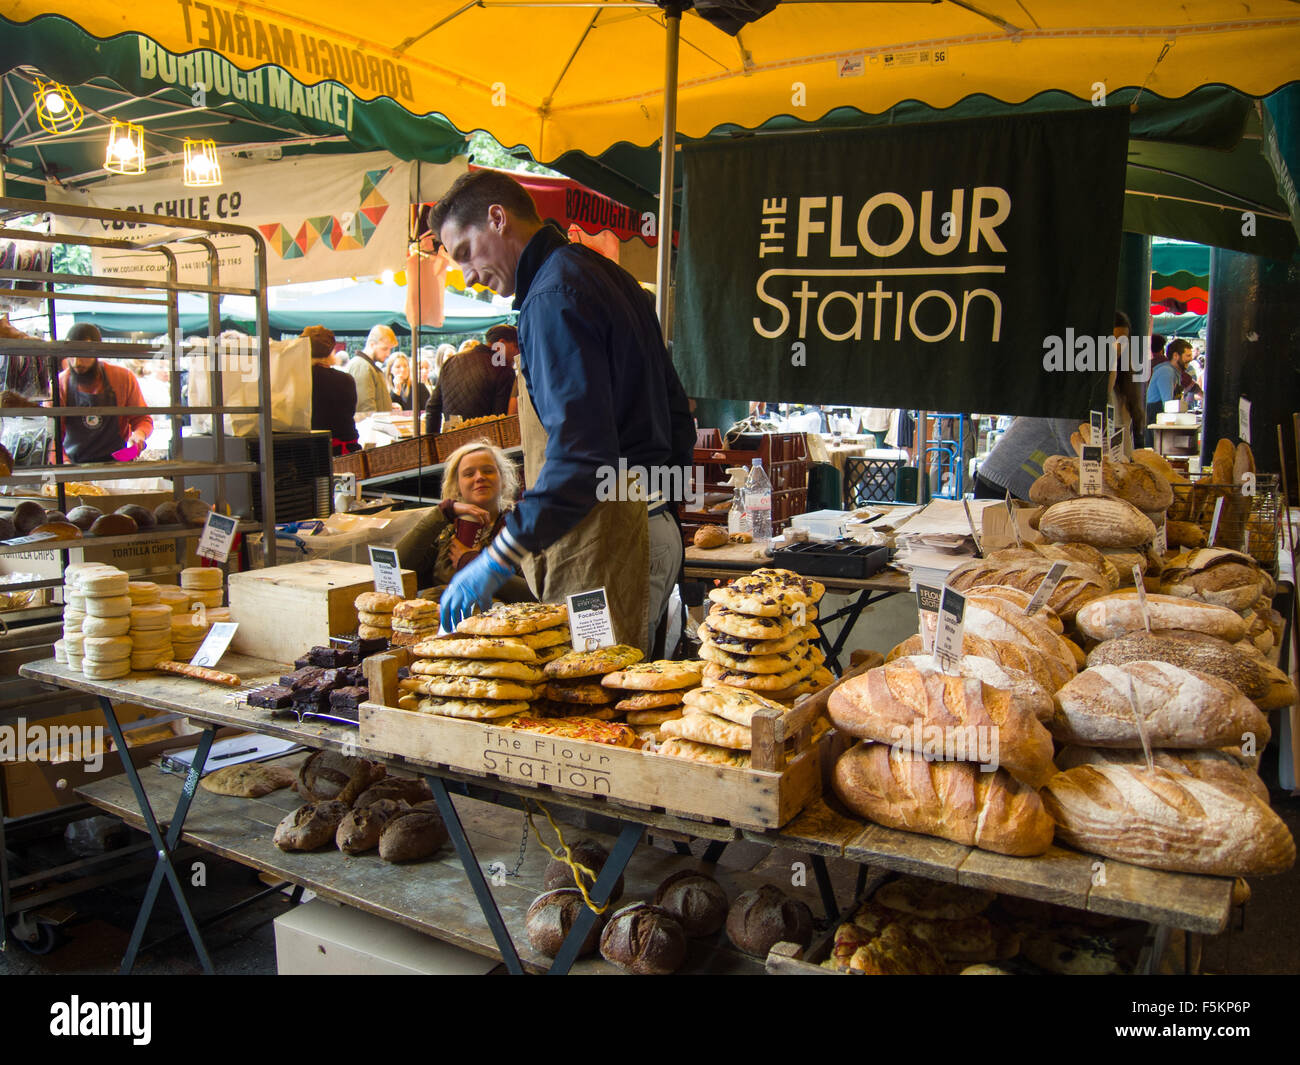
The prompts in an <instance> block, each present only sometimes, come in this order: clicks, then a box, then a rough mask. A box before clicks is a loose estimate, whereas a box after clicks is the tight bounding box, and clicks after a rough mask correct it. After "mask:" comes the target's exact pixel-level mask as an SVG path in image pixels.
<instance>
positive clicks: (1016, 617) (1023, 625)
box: [964, 593, 1077, 683]
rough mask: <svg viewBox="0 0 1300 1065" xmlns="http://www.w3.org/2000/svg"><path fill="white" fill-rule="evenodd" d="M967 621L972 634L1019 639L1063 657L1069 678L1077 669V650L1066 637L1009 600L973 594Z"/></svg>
mask: <svg viewBox="0 0 1300 1065" xmlns="http://www.w3.org/2000/svg"><path fill="white" fill-rule="evenodd" d="M964 622H965V631H966V632H969V633H971V634H972V635H975V636H984V637H987V638H988V639H990V640H1010V641H1012V642H1017V641H1018V642H1021V643H1024V644H1025V645H1027V646H1029V647H1032V648H1034V649H1035V650H1037V651H1040V652H1042V653H1043V654H1044V655H1046V656H1048V657H1049V658H1055V659H1059V660H1060V662H1061V663H1062V665H1063V666H1064V667H1065V671H1066V678H1065V679H1066V680H1068V679H1069V678H1070V677H1072V676H1074V674H1075V673H1076V672H1077V667H1076V665H1075V661H1074V652H1072V651H1071V650H1070V649H1069V648H1068V647H1067V646H1066V645H1065V644H1064V643H1063V642H1062V638H1061V637H1060V636H1058V635H1057V634H1056V633H1055V632H1053V631H1052V629H1051V627H1050V626H1048V625H1046V624H1045V623H1044V622H1042V621H1039V620H1038V619H1037V618H1035V617H1029V616H1027V615H1026V614H1025V612H1024V611H1023V610H1021V609H1019V608H1018V607H1016V606H1014V605H1012V604H1011V603H1008V602H1007V601H1006V600H1005V599H996V598H991V597H990V598H985V597H983V596H981V595H979V594H978V593H972V594H971V595H969V596H967V598H966V610H965V613H964ZM1064 682H1065V681H1062V682H1061V683H1064Z"/></svg>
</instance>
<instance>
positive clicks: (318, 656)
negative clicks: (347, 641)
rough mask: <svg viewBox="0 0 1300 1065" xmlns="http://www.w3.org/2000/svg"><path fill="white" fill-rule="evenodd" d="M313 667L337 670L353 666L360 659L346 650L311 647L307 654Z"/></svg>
mask: <svg viewBox="0 0 1300 1065" xmlns="http://www.w3.org/2000/svg"><path fill="white" fill-rule="evenodd" d="M307 657H308V658H310V659H311V664H312V665H313V666H325V667H327V668H331V669H337V668H338V667H339V666H355V665H356V664H357V663H358V662H359V661H360V660H361V659H360V657H359V656H358V655H356V654H354V653H353V652H352V651H350V650H348V649H347V648H339V647H313V648H312V649H311V650H310V651H308V652H307Z"/></svg>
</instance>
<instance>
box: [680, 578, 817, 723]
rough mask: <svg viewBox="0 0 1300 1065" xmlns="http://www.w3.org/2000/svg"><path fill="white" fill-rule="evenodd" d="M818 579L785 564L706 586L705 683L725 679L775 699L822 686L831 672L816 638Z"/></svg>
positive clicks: (787, 699)
mask: <svg viewBox="0 0 1300 1065" xmlns="http://www.w3.org/2000/svg"><path fill="white" fill-rule="evenodd" d="M825 592H826V589H825V587H824V586H823V585H822V584H820V583H819V582H817V581H814V580H811V579H809V578H807V577H801V576H799V574H797V573H792V572H791V571H790V570H785V569H770V568H769V569H757V570H755V571H754V572H753V573H750V574H748V575H747V576H744V577H740V578H739V579H737V580H735V581H733V582H732V583H731V584H730V585H728V586H727V587H725V588H715V589H713V590H712V591H711V592H709V598H710V599H711V600H712V601H713V606H712V608H711V609H710V610H709V614H708V617H706V618H705V619H704V622H703V624H701V625H700V630H699V631H700V637H701V646H700V657H701V658H702V659H704V660H705V662H706V663H707V664H706V665H705V666H704V680H703V683H704V685H705V687H709V686H712V685H716V684H725V685H727V686H729V687H733V688H745V689H748V690H749V691H754V692H758V693H759V694H761V695H764V696H766V697H767V698H769V699H773V700H775V701H776V702H779V703H791V702H793V701H794V700H795V699H797V698H798V697H799V696H801V695H806V694H808V693H809V692H815V691H818V690H819V689H821V688H824V687H826V686H827V685H828V684H830V683H831V682H832V681H833V680H834V679H835V678H834V677H833V676H832V675H831V672H830V670H828V669H827V668H826V667H825V666H824V665H823V664H822V663H823V662H825V661H826V656H825V654H824V653H823V652H822V650H821V648H819V647H817V646H816V644H814V643H813V641H814V640H815V639H816V638H817V627H816V626H815V625H813V624H812V623H813V621H815V620H816V618H817V606H816V604H817V602H818V601H819V600H820V599H821V597H822V596H823V595H824V594H825Z"/></svg>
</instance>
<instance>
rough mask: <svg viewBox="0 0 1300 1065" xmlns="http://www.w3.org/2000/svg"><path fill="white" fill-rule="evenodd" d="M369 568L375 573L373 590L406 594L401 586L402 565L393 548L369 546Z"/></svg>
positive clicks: (391, 593)
mask: <svg viewBox="0 0 1300 1065" xmlns="http://www.w3.org/2000/svg"><path fill="white" fill-rule="evenodd" d="M370 568H371V569H372V570H373V571H374V574H375V591H377V592H384V593H386V594H388V595H405V594H406V590H405V588H403V586H402V566H401V563H400V562H399V561H398V559H397V551H396V549H395V548H392V547H371V548H370Z"/></svg>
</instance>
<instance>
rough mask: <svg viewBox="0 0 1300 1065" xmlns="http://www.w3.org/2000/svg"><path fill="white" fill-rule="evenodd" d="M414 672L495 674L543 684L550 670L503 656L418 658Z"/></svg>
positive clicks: (419, 673)
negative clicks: (501, 657)
mask: <svg viewBox="0 0 1300 1065" xmlns="http://www.w3.org/2000/svg"><path fill="white" fill-rule="evenodd" d="M411 673H412V674H415V675H416V676H419V675H421V674H424V675H427V676H435V675H441V676H445V677H495V678H496V679H498V680H519V681H523V682H524V683H525V684H542V683H544V682H545V680H546V672H545V670H543V669H542V668H541V666H538V665H534V664H533V663H532V662H512V661H510V660H509V659H500V658H417V659H416V660H415V661H414V662H412V663H411Z"/></svg>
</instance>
